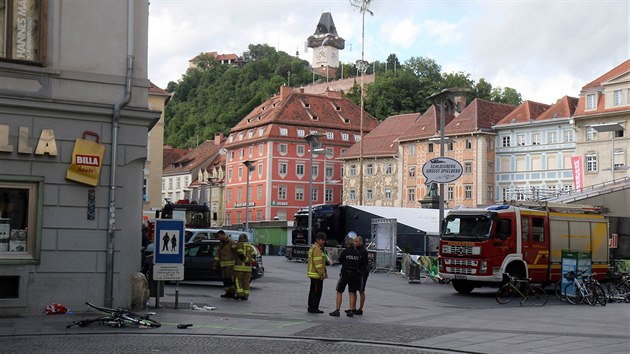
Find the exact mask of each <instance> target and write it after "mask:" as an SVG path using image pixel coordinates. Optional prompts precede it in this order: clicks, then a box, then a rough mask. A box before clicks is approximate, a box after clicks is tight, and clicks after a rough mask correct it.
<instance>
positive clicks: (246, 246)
mask: <svg viewBox="0 0 630 354" xmlns="http://www.w3.org/2000/svg"><path fill="white" fill-rule="evenodd" d="M253 253H254V252H253V251H252V245H251V244H250V243H249V242H239V243H238V244H236V257H235V258H234V271H236V272H251V271H252V262H253V261H254V256H253ZM241 255H243V258H242V259H241Z"/></svg>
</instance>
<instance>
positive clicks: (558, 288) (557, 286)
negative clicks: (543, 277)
mask: <svg viewBox="0 0 630 354" xmlns="http://www.w3.org/2000/svg"><path fill="white" fill-rule="evenodd" d="M553 291H554V293H556V296H557V297H558V299H560V301H566V300H567V298H566V296H564V294H563V293H562V279H560V280H558V281H557V282H556V283H555V284H554V285H553Z"/></svg>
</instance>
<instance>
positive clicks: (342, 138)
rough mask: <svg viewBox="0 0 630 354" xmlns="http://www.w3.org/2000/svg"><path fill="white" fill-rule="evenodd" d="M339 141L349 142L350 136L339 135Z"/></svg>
mask: <svg viewBox="0 0 630 354" xmlns="http://www.w3.org/2000/svg"><path fill="white" fill-rule="evenodd" d="M341 140H343V141H348V140H350V134H348V133H341Z"/></svg>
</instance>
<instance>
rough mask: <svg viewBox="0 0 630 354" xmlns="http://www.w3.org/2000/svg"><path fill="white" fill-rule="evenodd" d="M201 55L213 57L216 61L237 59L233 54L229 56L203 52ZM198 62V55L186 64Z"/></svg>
mask: <svg viewBox="0 0 630 354" xmlns="http://www.w3.org/2000/svg"><path fill="white" fill-rule="evenodd" d="M203 54H206V55H208V56H211V57H213V58H214V59H216V60H219V61H220V60H236V59H238V55H236V54H234V53H230V54H219V53H217V52H205V53H203ZM197 60H199V55H197V56H196V57H194V58H192V59H190V60H189V61H188V62H195V61H197Z"/></svg>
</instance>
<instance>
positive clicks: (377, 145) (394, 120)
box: [341, 113, 420, 159]
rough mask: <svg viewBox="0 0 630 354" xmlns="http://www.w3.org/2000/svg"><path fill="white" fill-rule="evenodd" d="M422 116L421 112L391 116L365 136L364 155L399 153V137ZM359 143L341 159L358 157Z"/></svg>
mask: <svg viewBox="0 0 630 354" xmlns="http://www.w3.org/2000/svg"><path fill="white" fill-rule="evenodd" d="M419 117H420V113H409V114H399V115H395V116H390V117H388V118H387V119H385V120H384V121H383V122H381V124H379V125H378V126H377V127H376V128H374V130H372V131H371V132H370V133H369V134H367V135H364V136H363V156H364V157H365V156H370V157H378V156H393V155H397V154H398V141H397V140H398V138H399V137H400V136H401V135H402V134H404V133H405V132H407V131H408V130H409V126H410V125H411V124H413V122H414V121H416V120H417V119H418V118H419ZM360 149H361V148H360V146H359V143H355V144H354V145H352V146H351V147H350V148H349V149H348V151H346V153H345V154H343V156H341V159H353V158H358V157H359V155H360V151H359V150H360Z"/></svg>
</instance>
